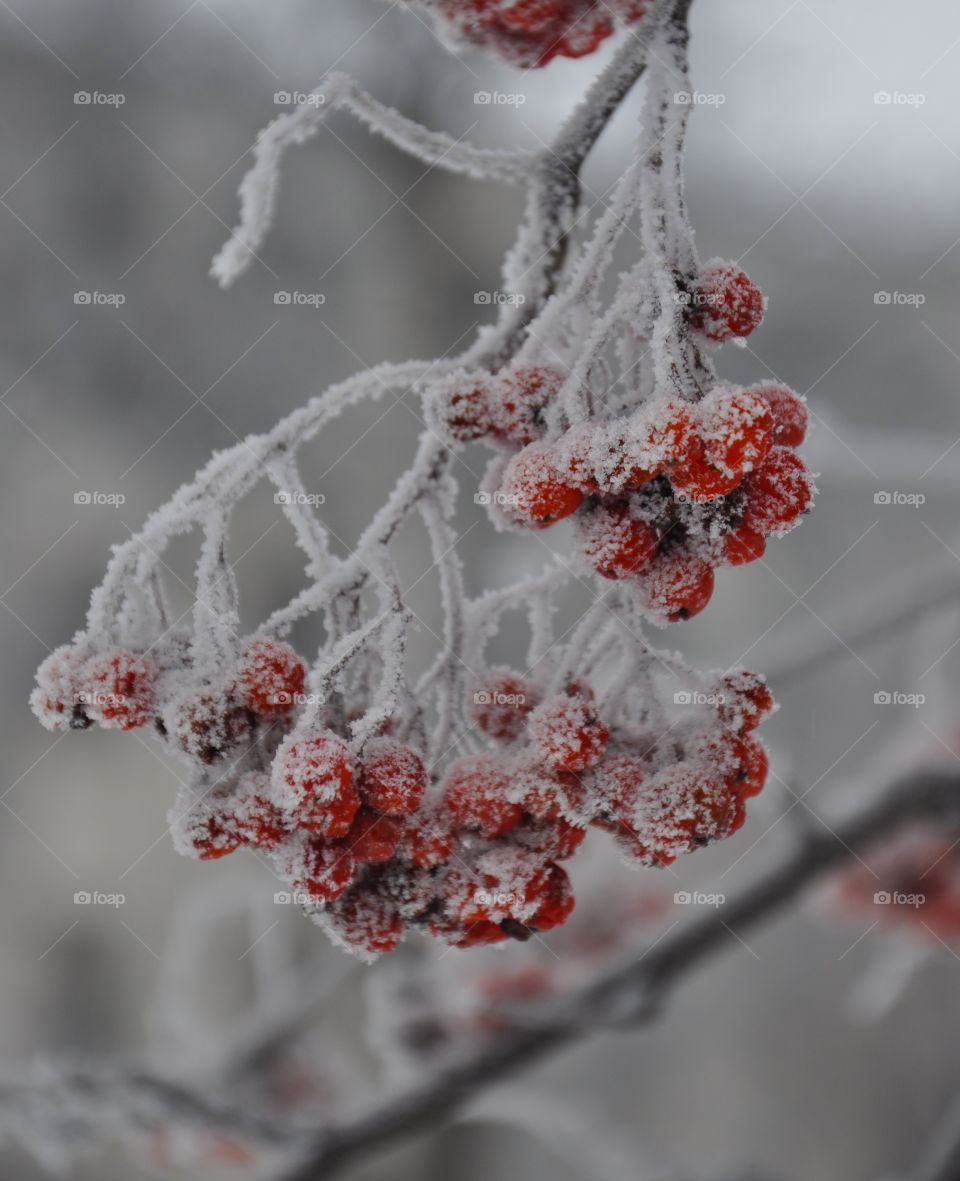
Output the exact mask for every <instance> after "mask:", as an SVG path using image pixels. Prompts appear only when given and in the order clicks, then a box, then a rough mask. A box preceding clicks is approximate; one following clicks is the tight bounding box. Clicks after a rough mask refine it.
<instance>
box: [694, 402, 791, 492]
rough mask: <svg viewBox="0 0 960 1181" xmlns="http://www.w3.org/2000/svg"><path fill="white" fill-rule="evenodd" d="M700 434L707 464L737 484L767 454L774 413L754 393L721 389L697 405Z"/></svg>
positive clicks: (768, 405)
mask: <svg viewBox="0 0 960 1181" xmlns="http://www.w3.org/2000/svg"><path fill="white" fill-rule="evenodd" d="M699 412H700V434H701V438H702V440H703V449H704V455H705V456H706V459H707V462H708V463H710V464H711V465H712V466H713V467H715V468H719V469H720V471H722V472H724V473H725V474H726V475H728V476H736V477H737V479H738V481H739V479H740V478H741V477H742V476H743V473H744V472H749V471H752V470H753V469H754V468H755V467H756V466H757V464H758V463H760V462H761V460H762V459H763V457H764V456H765V455H766V454H767V452H768V451H769V450H770V446H771V437H772V434H773V413H772V411H771V409H770V404H769V403H768V402H767V401H766V400H765V399H764V398H762V397H761V396H760V394H759V393H757V392H751V391H750V390H740V389H736V388H734V387H732V386H721V387H720V388H719V389H716V390H713V391H711V392H710V393H709V394H708V395H707V396H706V397H705V398H704V399H703V401H702V402H701V403H700V406H699Z"/></svg>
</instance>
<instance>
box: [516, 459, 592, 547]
mask: <svg viewBox="0 0 960 1181" xmlns="http://www.w3.org/2000/svg"><path fill="white" fill-rule="evenodd" d="M501 491H502V493H503V497H504V503H505V507H506V510H507V512H508V513H509V514H510V516H512V517H513V518H514V520H516V521H517V522H518V523H520V524H523V525H528V526H530V527H532V528H540V529H542V528H544V527H546V526H547V525H552V524H553V522H554V521H559V520H561V519H562V518H563V517H569V516H570V514H571V513H572V512H574V511H575V510H576V509H577V508H579V507H580V502H581V501H582V500H583V493H582V492H581V491H580V490H579V489H577V488H571V487H570V485H569V484H565V483H564V481H563V479H562V478H561V476H560V474H559V473H558V471H557V469H556V467H555V466H554V462H553V451H552V449H551V447H550V446H549V445H548V444H546V443H531V444H530V446H529V447H524V449H523V450H522V451H519V452H518V453H517V454H516V455H515V456H514V457H513V458H512V459H511V460H510V462H509V463H508V464H507V466H506V468H505V469H504V472H503V483H502V487H501Z"/></svg>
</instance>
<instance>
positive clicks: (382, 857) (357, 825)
mask: <svg viewBox="0 0 960 1181" xmlns="http://www.w3.org/2000/svg"><path fill="white" fill-rule="evenodd" d="M402 835H403V821H402V820H400V819H399V818H398V817H396V816H386V815H384V814H382V813H380V812H376V811H375V810H374V809H373V808H370V807H368V806H367V805H366V804H361V806H360V807H359V808H358V809H357V812H356V814H355V816H354V818H353V824H352V825H351V826H350V831H349V832H348V833H347V835H346V836H345V837H344V838H343V839H344V841H345V842H346V844H347V845H349V847H350V852H351V853H352V854H353V856H354V857H355V858H356V860H357V861H374V862H377V861H389V860H390V858H391V857H392V856H393V854H394V852H395V851H396V848H397V845H398V844H399V843H400V838H401V836H402Z"/></svg>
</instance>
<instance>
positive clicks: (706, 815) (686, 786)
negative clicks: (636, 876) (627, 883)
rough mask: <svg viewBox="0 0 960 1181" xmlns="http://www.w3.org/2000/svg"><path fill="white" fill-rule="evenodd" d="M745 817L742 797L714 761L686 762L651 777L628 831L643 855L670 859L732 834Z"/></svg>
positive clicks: (647, 859) (662, 861)
mask: <svg viewBox="0 0 960 1181" xmlns="http://www.w3.org/2000/svg"><path fill="white" fill-rule="evenodd" d="M744 818H745V812H744V809H743V805H742V801H741V800H740V799H739V798H738V796H737V794H736V793H735V792H734V791H732V790H731V789H730V788H729V787H727V785H726V784H725V783H724V781H723V779H722V778H720V777H719V776H718V775H717V774H716V773H715V772H714V771H713V769H712V768H711V767H710V766H709V764H707V763H700V762H682V763H677V764H676V765H675V766H672V767H668V768H666V769H665V770H663V771H659V772H657V773H656V774H655V775H652V776H651V777H650V778H649V779H648V780H647V781H646V784H645V785H644V791H643V795H642V797H641V799H640V801H639V805H638V807H637V809H636V812H635V813H634V816H633V818H632V821H631V822H630V825H629V827H628V831H629V833H630V835H631V837H632V838H633V839H634V841H635V853H634V855H635V857H636V858H637V859H638V860H640V861H642V862H643V863H645V864H650V865H654V864H656V865H669V864H670V862H672V861H674V860H676V858H677V857H678V856H680V855H681V854H683V853H692V852H693V851H694V850H695V849H698V848H701V847H702V846H704V845H707V844H710V843H712V842H713V841H718V840H722V839H723V838H725V837H728V836H731V835H732V834H733V833H734V832H736V830H737V829H738V828H739V827H740V826H741V825H742V824H743V821H744Z"/></svg>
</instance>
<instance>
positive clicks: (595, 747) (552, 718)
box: [527, 697, 610, 772]
mask: <svg viewBox="0 0 960 1181" xmlns="http://www.w3.org/2000/svg"><path fill="white" fill-rule="evenodd" d="M527 731H528V733H529V735H530V741H531V745H532V747H533V750H534V751H535V753H536V754H537V755H538V756H539V757H540V758H541V759H542V760H543V762H544V763H546V765H547V766H548V767H550V768H552V769H553V770H554V771H569V772H577V771H583V770H584V769H585V768H586V767H589V766H590V765H591V764H592V763H596V762H598V761H599V759H600V757H601V756H602V755H603V752H604V750H605V748H606V745H607V741H608V739H609V738H610V731H609V730H608V729H607V727H606V726H605V725H604V724H603V722H602V721H601V720H600V718H599V717H598V715H597V711H596V708H595V707H594V705H593V704H592V703H591V702H588V701H584V700H583V699H582V698H579V697H554V698H552V699H551V700H550V701H545V702H544V703H543V705H539V706H537V708H536V709H535V710H534V711H533V713H532V714H531V715H530V718H529V720H528V722H527Z"/></svg>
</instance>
